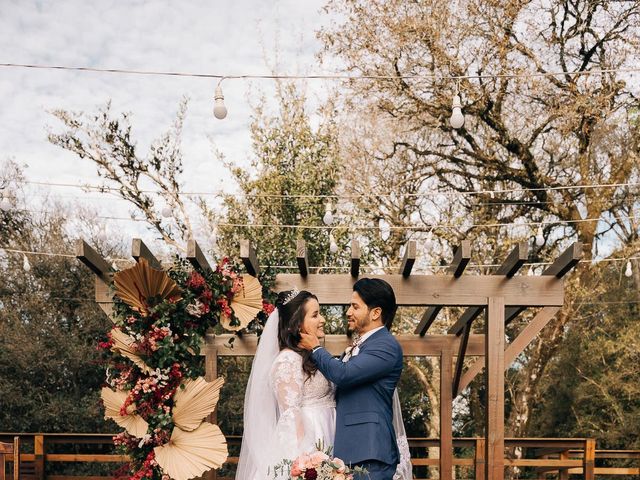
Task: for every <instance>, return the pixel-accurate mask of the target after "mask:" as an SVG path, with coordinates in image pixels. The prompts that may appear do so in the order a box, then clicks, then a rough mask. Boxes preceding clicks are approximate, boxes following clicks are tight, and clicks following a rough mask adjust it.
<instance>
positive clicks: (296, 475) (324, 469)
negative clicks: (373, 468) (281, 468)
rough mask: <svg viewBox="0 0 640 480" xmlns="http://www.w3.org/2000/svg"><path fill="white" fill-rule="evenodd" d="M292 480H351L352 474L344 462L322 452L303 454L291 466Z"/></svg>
mask: <svg viewBox="0 0 640 480" xmlns="http://www.w3.org/2000/svg"><path fill="white" fill-rule="evenodd" d="M290 475H291V479H292V480H352V479H353V473H352V472H351V470H350V469H349V468H348V467H347V466H346V465H345V463H344V461H342V460H341V459H339V458H337V457H334V458H331V457H330V456H329V455H328V454H326V453H325V452H323V451H320V450H318V451H315V452H313V453H303V454H302V455H300V456H299V457H298V458H296V459H295V460H294V461H293V463H292V465H291V472H290Z"/></svg>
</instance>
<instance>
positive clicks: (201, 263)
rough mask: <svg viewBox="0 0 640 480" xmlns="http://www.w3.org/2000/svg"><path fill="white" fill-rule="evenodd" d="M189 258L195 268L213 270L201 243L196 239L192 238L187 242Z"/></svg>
mask: <svg viewBox="0 0 640 480" xmlns="http://www.w3.org/2000/svg"><path fill="white" fill-rule="evenodd" d="M187 260H189V263H191V265H193V266H194V267H195V268H199V269H201V270H202V271H204V272H207V271H209V270H211V265H209V262H208V261H207V259H206V257H205V256H204V253H202V250H201V249H200V245H198V242H196V241H195V240H194V239H190V240H189V241H188V242H187Z"/></svg>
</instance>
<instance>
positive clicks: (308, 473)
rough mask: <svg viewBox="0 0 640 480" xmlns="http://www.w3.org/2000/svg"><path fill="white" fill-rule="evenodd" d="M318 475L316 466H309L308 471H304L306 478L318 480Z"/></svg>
mask: <svg viewBox="0 0 640 480" xmlns="http://www.w3.org/2000/svg"><path fill="white" fill-rule="evenodd" d="M317 477H318V472H316V469H315V468H307V471H306V472H304V478H305V480H316V478H317Z"/></svg>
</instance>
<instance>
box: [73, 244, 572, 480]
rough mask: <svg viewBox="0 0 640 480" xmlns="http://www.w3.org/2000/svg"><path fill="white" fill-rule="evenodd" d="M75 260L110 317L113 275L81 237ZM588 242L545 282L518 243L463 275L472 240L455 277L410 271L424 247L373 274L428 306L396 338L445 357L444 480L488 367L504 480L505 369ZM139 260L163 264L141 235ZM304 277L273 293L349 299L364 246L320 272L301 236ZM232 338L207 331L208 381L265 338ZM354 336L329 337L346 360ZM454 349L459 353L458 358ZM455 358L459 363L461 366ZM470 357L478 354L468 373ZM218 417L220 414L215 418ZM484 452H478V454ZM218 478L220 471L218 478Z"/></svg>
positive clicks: (491, 450) (558, 296)
mask: <svg viewBox="0 0 640 480" xmlns="http://www.w3.org/2000/svg"><path fill="white" fill-rule="evenodd" d="M76 255H77V258H78V259H79V260H80V261H82V262H83V263H84V264H85V265H87V266H88V267H89V268H90V269H91V270H92V271H93V272H94V273H95V275H96V278H95V282H96V283H95V285H96V302H97V303H98V304H99V305H100V307H101V308H102V310H103V311H104V312H105V313H107V314H108V315H110V314H111V313H112V310H113V307H112V301H113V300H112V293H111V292H110V290H109V285H110V283H111V280H112V277H113V270H112V268H111V266H110V265H109V263H108V262H107V261H106V260H105V259H104V258H102V257H101V256H100V255H99V254H98V253H97V252H96V251H95V250H94V249H93V248H91V247H90V246H89V245H88V244H87V243H86V242H85V241H83V240H78V243H77V247H76ZM581 256H582V244H581V243H580V242H576V243H574V244H572V245H571V246H570V247H569V248H568V249H567V250H565V251H564V252H563V253H562V254H561V255H560V256H558V258H557V259H556V260H555V261H554V262H553V264H552V265H550V266H549V267H548V268H547V269H546V270H545V271H544V272H543V273H542V275H539V276H518V275H516V273H517V272H518V271H519V270H520V268H521V267H522V265H523V264H524V262H525V261H526V259H527V257H528V246H527V245H526V243H520V244H518V245H516V247H515V248H514V249H513V250H512V251H511V253H510V254H509V255H508V256H507V258H506V259H505V260H504V262H503V263H502V264H501V266H500V267H499V268H498V269H497V270H496V272H495V274H494V275H463V274H464V271H465V269H466V267H467V265H468V264H469V262H470V259H471V244H470V242H469V241H466V240H465V241H463V242H462V243H461V245H460V246H459V247H458V248H456V250H455V252H454V258H453V261H452V262H451V264H450V266H449V268H448V270H447V275H416V274H413V273H412V270H413V266H414V264H415V261H416V243H415V242H413V241H410V242H408V243H407V245H406V246H405V252H404V256H403V260H402V264H401V266H400V268H399V270H398V273H396V274H389V275H367V277H369V278H382V279H384V280H386V281H387V282H389V283H390V284H391V286H392V287H393V289H394V291H395V294H396V300H397V303H398V305H399V306H422V307H427V309H426V311H425V313H424V315H423V316H422V318H421V320H420V322H419V324H418V325H417V327H416V329H415V331H414V334H408V335H397V336H396V338H397V339H398V341H399V342H400V344H401V345H402V348H403V351H404V355H405V356H433V357H438V358H439V361H440V396H441V398H440V432H441V434H440V460H439V467H440V478H441V479H443V480H448V479H451V478H452V465H453V462H452V459H453V437H452V423H453V419H452V402H453V399H455V397H456V396H457V395H458V394H459V393H460V392H461V391H462V390H464V389H465V388H466V387H467V386H468V385H469V384H470V383H471V381H472V380H473V379H474V378H475V377H476V376H477V374H478V373H480V371H481V370H482V369H483V368H485V369H486V371H487V375H486V389H487V405H486V412H485V417H486V418H485V422H486V438H485V441H484V458H485V469H484V471H482V472H480V471H478V472H476V478H483V479H484V478H486V479H501V478H504V466H505V461H504V371H505V370H506V369H507V368H508V367H509V365H510V364H511V362H513V360H515V358H516V357H517V356H518V355H519V354H520V353H521V352H522V351H523V350H524V349H525V348H526V347H527V345H529V343H531V341H533V339H534V338H535V337H536V336H537V335H538V333H540V331H541V330H542V329H543V328H544V327H545V325H547V323H548V322H549V321H550V320H551V319H552V318H553V317H554V315H555V314H556V313H557V312H558V311H559V310H560V308H561V307H562V305H563V303H564V285H563V277H564V276H565V275H566V274H567V273H568V272H569V271H571V269H572V268H573V267H574V266H575V265H576V264H577V263H578V262H579V260H580V258H581ZM132 257H133V258H135V259H136V260H138V259H139V258H145V259H147V260H148V261H149V263H150V264H151V265H153V266H156V268H159V267H161V264H160V262H159V261H158V260H157V259H156V258H155V257H154V256H153V254H152V253H151V251H150V250H149V249H148V248H147V247H146V246H145V244H144V243H143V242H142V241H141V240H140V239H134V240H133V242H132ZM240 258H241V259H242V262H243V263H244V266H245V268H246V270H247V272H248V273H249V274H251V275H258V274H259V273H260V267H259V264H258V259H257V255H256V251H255V249H254V248H253V246H252V245H251V243H250V242H248V241H246V240H245V241H242V242H241V244H240ZM187 259H188V260H189V262H191V264H192V265H193V266H194V267H195V268H197V269H200V270H208V269H210V268H211V267H210V265H209V263H208V261H207V260H206V257H205V255H204V254H203V253H202V250H201V249H200V247H199V246H198V244H197V243H196V242H195V241H194V240H190V241H189V242H188V244H187ZM296 262H297V265H298V270H299V272H298V273H296V274H285V273H281V274H278V275H276V282H275V290H276V291H283V290H288V289H291V288H293V287H297V288H299V289H301V290H309V291H311V292H313V293H314V294H315V295H316V296H317V297H318V301H319V302H320V304H322V305H347V304H349V303H350V298H351V292H352V287H353V284H354V283H355V282H356V281H357V280H358V278H359V276H360V246H359V244H358V242H357V241H355V240H354V241H352V243H351V268H350V272H349V273H348V274H312V273H310V270H311V269H310V265H309V261H308V253H307V247H306V244H305V242H304V241H303V240H299V241H298V242H297V244H296ZM452 306H464V307H467V308H466V310H465V311H464V313H463V314H462V315H461V316H460V318H459V319H458V320H457V321H456V322H455V324H454V325H453V326H451V327H450V328H449V330H448V333H447V334H445V335H434V334H427V333H428V330H429V327H430V326H431V325H432V324H433V322H434V321H435V319H436V318H437V316H438V313H439V312H440V310H441V309H442V308H443V307H452ZM530 307H542V308H541V310H540V311H539V312H538V313H537V314H536V315H535V317H534V318H533V320H532V321H531V322H529V324H528V325H526V326H525V327H524V328H523V330H522V331H521V332H520V333H519V335H518V336H517V337H516V338H515V339H514V340H513V341H512V342H511V343H510V344H508V345H505V336H504V331H505V326H506V325H507V324H508V322H510V321H512V320H513V319H514V318H515V317H516V316H517V315H519V314H520V313H521V312H522V311H524V310H526V309H527V308H530ZM483 312H485V315H486V321H485V325H484V332H482V333H480V334H474V333H472V326H473V321H474V320H475V319H476V318H477V317H478V316H479V315H480V314H481V313H483ZM231 337H232V335H214V334H207V336H206V339H205V345H204V347H203V349H202V351H203V352H204V355H205V356H206V360H205V363H206V378H207V379H208V380H211V379H213V378H216V377H217V359H218V357H222V356H252V355H254V354H255V350H256V347H257V342H258V339H257V337H256V336H255V335H242V336H241V337H238V338H236V339H235V341H234V342H233V347H232V348H231V347H230V346H229V340H230V338H231ZM348 343H349V339H348V338H347V336H346V335H327V337H326V339H325V347H326V348H327V350H328V351H330V352H331V353H333V354H335V355H338V354H339V353H341V352H342V351H343V350H344V349H345V348H346V347H347V345H348ZM454 352H455V354H454ZM454 357H455V366H454V363H453V362H454ZM466 357H478V358H477V359H476V360H475V362H474V363H472V364H471V365H470V366H469V368H468V369H467V370H466V371H463V366H464V360H465V358H466ZM213 420H214V421H215V418H214V419H213ZM476 453H477V452H476ZM212 476H213V477H215V473H213V474H212Z"/></svg>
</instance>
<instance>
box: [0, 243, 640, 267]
mask: <svg viewBox="0 0 640 480" xmlns="http://www.w3.org/2000/svg"><path fill="white" fill-rule="evenodd" d="M336 247H337V244H336ZM1 251H5V252H8V253H15V254H21V255H25V254H26V255H43V256H48V257H66V258H77V257H76V256H75V255H72V254H69V253H55V252H38V251H34V250H20V249H15V248H7V247H0V252H1ZM107 260H108V261H111V262H113V263H115V262H125V263H127V264H129V263H134V260H133V259H130V258H107ZM631 260H640V256H636V257H609V258H601V259H598V260H594V259H584V260H579V261H578V263H591V264H598V263H610V262H614V263H615V262H628V263H630V262H631ZM552 264H553V262H531V263H525V264H523V267H526V266H528V267H530V268H531V269H535V268H536V267H545V266H549V265H552ZM112 266H113V265H112ZM424 267H425V268H430V269H434V270H437V269H440V270H446V269H448V268H449V265H441V264H432V265H424ZM468 267H469V268H498V267H500V264H496V263H486V264H474V263H470V264H469V266H468ZM260 268H263V269H266V268H280V269H291V270H297V269H298V268H299V267H298V266H297V265H260ZM310 268H313V269H319V270H322V269H324V270H348V269H350V268H351V267H350V266H336V265H325V266H314V267H310ZM364 268H368V269H372V270H376V269H392V270H395V269H396V268H397V267H396V266H394V265H369V266H367V265H365V266H364ZM416 273H417V272H416ZM532 273H535V272H532Z"/></svg>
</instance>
